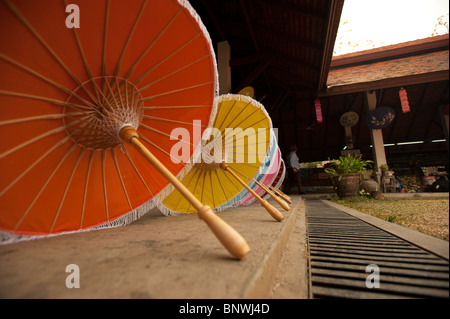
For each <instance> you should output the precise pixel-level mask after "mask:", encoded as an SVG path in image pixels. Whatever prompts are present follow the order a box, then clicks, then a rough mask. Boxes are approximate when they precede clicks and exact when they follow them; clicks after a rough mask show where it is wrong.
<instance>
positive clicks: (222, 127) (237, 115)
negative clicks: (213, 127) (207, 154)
mask: <svg viewBox="0 0 450 319" xmlns="http://www.w3.org/2000/svg"><path fill="white" fill-rule="evenodd" d="M249 105H250V102H248V103H247V105H245V106H244V107H243V108H242V109H241V110H240V111H239V113H238V114H236V116H235V117H234V118H233V119H232V120H231V121H230V122H228V125H225V126H220V128H221V129H224V128H227V127H231V126H230V125H231V123H233V122H234V121H235V120H236V119H237V118H238V117H239V116H240V115H241V114H242V112H244V111H245V109H246V108H247V106H249ZM230 112H231V110H230ZM227 117H228V114H227ZM224 123H225V120H224V121H223V122H222V125H223V124H224ZM241 123H242V121H241ZM233 127H235V128H236V127H238V125H234V126H233ZM221 133H222V134H223V132H222V131H221Z"/></svg>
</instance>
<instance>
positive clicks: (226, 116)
mask: <svg viewBox="0 0 450 319" xmlns="http://www.w3.org/2000/svg"><path fill="white" fill-rule="evenodd" d="M236 103H237V101H233V104H232V105H231V107H230V108H228V110H227V111H228V112H227V113H226V115H225V117H224V118H223V119H222V122H221V123H220V125H216V120H217V119H218V118H219V116H216V118H215V119H214V125H213V126H214V127H216V128H218V129H220V128H223V124H224V123H225V120H226V119H227V118H228V116H229V115H230V114H231V111H232V110H233V108H234V106H235V105H236ZM222 104H223V102H222ZM220 110H224V108H220ZM241 112H242V111H241ZM241 112H239V114H240V113H241Z"/></svg>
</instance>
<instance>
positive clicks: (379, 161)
mask: <svg viewBox="0 0 450 319" xmlns="http://www.w3.org/2000/svg"><path fill="white" fill-rule="evenodd" d="M366 101H367V108H368V110H369V112H370V111H372V110H374V109H375V108H376V107H377V94H376V92H375V91H371V92H368V91H367V92H366ZM370 138H371V139H372V149H373V153H374V163H375V167H374V171H375V175H376V176H377V179H378V184H379V185H381V179H380V177H381V172H380V166H381V165H383V164H387V161H386V153H385V150H384V141H383V131H382V130H381V129H370Z"/></svg>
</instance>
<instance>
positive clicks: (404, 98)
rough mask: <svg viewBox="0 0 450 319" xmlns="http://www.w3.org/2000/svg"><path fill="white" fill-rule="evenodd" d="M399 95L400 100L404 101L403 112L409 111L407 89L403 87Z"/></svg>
mask: <svg viewBox="0 0 450 319" xmlns="http://www.w3.org/2000/svg"><path fill="white" fill-rule="evenodd" d="M398 95H399V96H400V102H401V103H402V111H403V113H406V112H409V111H410V109H409V102H408V95H407V94H406V90H405V89H404V88H401V89H400V91H399V92H398Z"/></svg>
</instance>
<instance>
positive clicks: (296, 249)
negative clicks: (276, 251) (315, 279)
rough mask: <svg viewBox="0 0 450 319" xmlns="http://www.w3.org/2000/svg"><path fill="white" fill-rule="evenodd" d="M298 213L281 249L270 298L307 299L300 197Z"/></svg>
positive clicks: (303, 214) (304, 215) (308, 295)
mask: <svg viewBox="0 0 450 319" xmlns="http://www.w3.org/2000/svg"><path fill="white" fill-rule="evenodd" d="M299 204H300V205H298V209H299V214H298V217H297V219H296V222H295V227H294V229H293V231H292V235H291V237H290V239H289V241H288V243H287V245H286V248H285V250H284V251H283V255H282V260H281V263H280V266H279V267H278V269H277V273H276V276H275V281H274V285H273V288H272V292H271V294H270V298H272V299H309V298H310V289H309V285H310V283H309V275H308V260H309V256H308V249H307V238H306V209H305V202H304V200H303V199H301V201H300V203H299Z"/></svg>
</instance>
